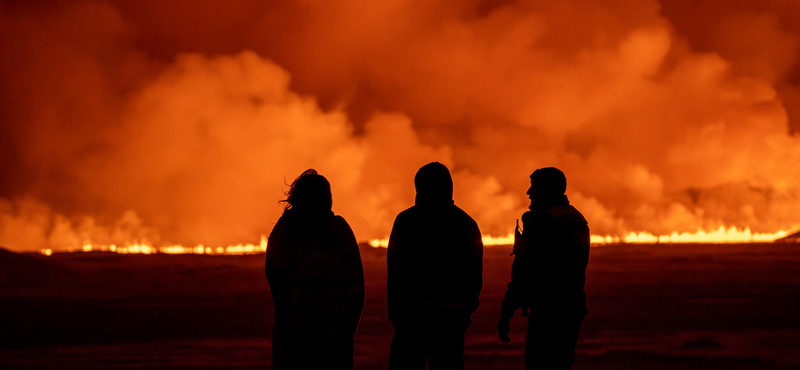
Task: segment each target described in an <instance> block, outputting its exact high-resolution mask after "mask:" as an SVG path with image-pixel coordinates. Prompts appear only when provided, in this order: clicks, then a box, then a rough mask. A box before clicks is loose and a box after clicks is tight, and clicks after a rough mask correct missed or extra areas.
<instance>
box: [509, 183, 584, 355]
mask: <svg viewBox="0 0 800 370" xmlns="http://www.w3.org/2000/svg"><path fill="white" fill-rule="evenodd" d="M566 190H567V179H566V177H565V176H564V173H563V172H561V171H560V170H558V169H557V168H554V167H547V168H540V169H538V170H536V171H534V172H533V174H532V175H531V187H530V189H528V195H529V197H530V199H531V205H530V211H528V212H525V214H523V215H522V225H523V230H522V233H520V232H519V230H517V232H516V238H515V242H514V254H515V255H516V256H515V257H514V263H513V265H512V267H511V282H510V283H509V284H508V290H507V291H506V294H505V297H504V299H503V303H502V304H501V308H500V311H501V313H500V321H499V323H498V324H497V332H498V334H499V335H500V340H501V341H503V342H506V343H507V342H509V338H508V332H509V322H510V321H511V317H512V316H513V315H514V311H516V310H517V309H518V308H522V315H523V316H528V332H527V335H526V336H525V368H526V369H548V370H549V369H569V368H570V366H571V365H572V364H573V363H574V362H575V344H576V343H577V341H578V334H579V333H580V330H581V324H582V323H583V317H584V316H585V315H586V314H587V313H588V311H587V310H586V293H585V292H584V290H583V285H584V283H585V282H586V265H587V263H588V262H589V238H590V236H589V226H588V225H587V223H586V219H585V218H584V217H583V215H581V213H580V212H578V210H577V209H575V207H573V206H571V205H570V204H569V201H568V200H567V196H566V195H565V193H566ZM528 309H530V314H529V315H528V311H527V310H528Z"/></svg>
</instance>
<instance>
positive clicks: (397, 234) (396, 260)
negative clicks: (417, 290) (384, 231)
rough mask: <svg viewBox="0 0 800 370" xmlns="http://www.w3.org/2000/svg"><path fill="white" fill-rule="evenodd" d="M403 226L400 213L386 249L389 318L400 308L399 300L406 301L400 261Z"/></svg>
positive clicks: (402, 267) (401, 256)
mask: <svg viewBox="0 0 800 370" xmlns="http://www.w3.org/2000/svg"><path fill="white" fill-rule="evenodd" d="M403 228H404V225H403V222H402V213H401V214H400V215H398V216H397V218H395V220H394V224H393V225H392V232H391V234H390V235H389V245H388V247H387V251H386V308H387V310H388V311H389V320H393V319H395V318H396V317H397V313H398V311H400V310H401V308H400V307H399V306H400V303H399V302H404V301H406V300H405V299H404V298H405V295H406V294H405V293H406V289H407V287H406V286H405V285H404V284H403V283H404V281H406V280H405V279H404V278H403V276H401V274H402V273H403V271H404V266H403V262H402V258H403V254H402V249H403V234H404V230H403Z"/></svg>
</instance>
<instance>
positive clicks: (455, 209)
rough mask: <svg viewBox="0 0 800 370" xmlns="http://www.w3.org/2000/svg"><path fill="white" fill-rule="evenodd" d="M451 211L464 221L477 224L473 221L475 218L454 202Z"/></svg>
mask: <svg viewBox="0 0 800 370" xmlns="http://www.w3.org/2000/svg"><path fill="white" fill-rule="evenodd" d="M453 213H454V214H455V215H456V217H459V218H461V219H462V220H463V221H464V222H466V223H469V224H474V225H475V226H477V225H478V223H477V222H475V219H474V218H472V216H470V215H469V213H467V212H466V211H464V210H463V209H461V208H460V207H459V206H457V205H455V204H453Z"/></svg>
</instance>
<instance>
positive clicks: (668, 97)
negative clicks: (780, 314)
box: [0, 0, 800, 254]
mask: <svg viewBox="0 0 800 370" xmlns="http://www.w3.org/2000/svg"><path fill="white" fill-rule="evenodd" d="M280 3H281V5H280V6H275V5H274V4H272V2H259V1H231V2H224V3H223V2H201V3H198V2H196V1H168V2H157V1H156V2H149V1H144V2H142V1H115V0H95V1H76V2H59V3H58V6H46V5H44V3H43V2H37V1H33V2H25V1H10V2H8V1H6V2H0V35H5V36H4V37H0V53H2V55H8V56H13V57H9V58H2V60H0V123H1V124H0V174H2V180H3V181H0V246H3V247H4V248H9V249H11V250H14V251H20V252H24V251H28V252H35V251H45V252H43V253H52V252H60V251H81V250H92V251H95V250H108V251H114V252H120V253H204V254H205V253H211V254H221V253H251V252H253V253H255V252H258V251H263V250H264V248H266V246H265V245H264V243H261V244H243V245H236V243H239V242H240V241H256V240H258V238H259V236H260V235H262V234H263V235H269V232H270V229H271V227H272V225H273V224H274V222H275V220H277V219H278V218H279V217H280V214H281V212H282V208H281V207H280V205H278V204H277V201H278V200H279V199H281V198H282V197H284V196H285V195H284V193H283V191H284V190H285V188H286V186H285V184H286V183H290V182H291V180H292V179H293V178H295V177H296V176H297V175H299V174H300V173H301V172H302V171H304V170H306V169H308V168H314V169H316V170H317V171H319V173H320V174H322V175H324V176H325V177H326V178H327V179H328V180H329V181H330V183H331V187H332V193H333V198H334V207H333V209H334V212H336V213H337V214H339V215H342V216H343V217H345V219H347V221H348V223H349V224H350V226H351V227H352V229H353V231H354V232H355V234H356V235H357V236H358V237H359V238H362V240H371V242H370V244H371V245H373V246H381V245H385V244H386V243H385V241H382V240H381V239H380V238H383V237H385V236H386V235H389V233H390V230H391V226H392V220H393V218H394V217H395V216H396V215H397V214H398V213H399V212H400V211H402V210H403V209H405V208H407V207H408V206H409V205H410V204H413V203H414V186H413V176H414V173H415V172H416V170H417V169H418V168H419V167H420V166H421V165H423V164H425V163H428V162H432V161H439V162H441V163H443V164H445V165H447V166H448V167H449V168H450V169H451V171H452V174H453V180H454V184H455V188H454V199H455V200H456V203H457V204H458V206H459V207H461V208H462V209H464V210H465V211H466V212H467V213H469V214H470V215H471V216H472V217H473V218H474V219H475V221H476V222H477V223H478V224H479V225H480V227H481V231H482V232H484V233H486V234H488V235H493V236H487V237H486V238H485V240H484V242H485V244H486V245H497V244H510V243H511V241H512V240H511V238H510V237H508V236H503V235H507V233H508V231H509V229H510V228H509V224H510V223H509V222H508V221H509V220H513V219H514V218H516V217H519V215H521V214H522V213H523V212H524V211H525V210H526V206H527V202H528V201H527V199H526V197H525V189H527V185H528V184H527V180H528V176H529V175H530V173H531V172H533V170H535V169H537V168H540V167H549V166H553V167H558V168H559V169H561V170H562V171H564V172H565V173H566V175H567V178H568V183H569V184H568V190H567V194H568V196H569V199H570V201H571V202H572V204H574V205H575V206H576V208H578V209H580V210H581V212H582V213H583V214H584V216H585V217H586V218H587V220H588V222H589V226H590V228H591V230H592V231H593V232H594V233H595V234H596V235H595V236H593V237H592V241H593V242H594V243H595V244H603V243H617V242H619V243H656V242H661V243H700V242H702V243H706V242H750V241H768V240H771V239H775V238H778V237H780V236H781V235H785V232H783V231H780V232H775V231H776V230H792V231H793V230H797V227H798V225H800V224H799V223H800V166H798V165H797V164H798V163H800V135H798V134H797V133H798V132H800V83H798V78H797V76H800V22H797V19H798V18H799V17H800V2H797V1H759V0H742V1H735V2H730V1H721V0H715V1H702V2H697V1H687V0H570V1H568V2H567V3H565V4H562V3H560V2H548V1H531V0H508V1H506V0H503V1H446V0H430V1H417V0H396V1H390V2H384V1H371V2H369V1H368V2H365V1H360V0H329V1H310V2H308V1H297V0H286V1H282V2H280ZM165 20H169V21H165ZM120 215H122V216H121V217H120ZM720 225H724V226H725V227H723V228H720ZM734 226H735V227H734ZM497 236H500V237H497ZM86 241H91V243H87V242H86ZM143 241H147V242H143ZM209 245H211V246H214V247H208V246H209ZM188 246H194V247H188ZM217 246H219V247H217ZM225 246H229V247H225ZM48 250H49V251H50V252H46V251H48Z"/></svg>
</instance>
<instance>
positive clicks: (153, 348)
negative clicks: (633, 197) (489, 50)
mask: <svg viewBox="0 0 800 370" xmlns="http://www.w3.org/2000/svg"><path fill="white" fill-rule="evenodd" d="M509 252H510V250H509V248H507V247H494V248H487V249H486V253H485V267H484V268H485V271H484V280H485V283H484V285H485V286H484V290H483V293H482V296H481V307H480V309H479V310H478V312H477V313H476V314H475V315H474V316H473V325H472V327H471V328H470V329H469V331H468V332H467V347H466V357H467V364H466V368H467V369H523V368H524V366H523V352H522V351H523V338H524V325H525V320H524V319H523V318H522V317H520V316H519V315H518V316H515V318H514V320H513V322H512V342H511V343H510V344H502V343H500V342H499V341H498V340H497V339H496V335H495V333H494V330H495V329H494V328H495V324H496V320H497V317H498V312H499V305H500V300H501V298H502V295H503V292H504V289H505V284H506V283H507V282H508V279H509V276H510V266H511V259H512V257H509V256H508V254H509ZM385 256H386V255H385V250H382V249H372V248H369V247H366V248H364V249H362V258H363V260H364V265H365V266H364V267H365V274H366V280H367V303H366V307H365V311H364V314H363V316H362V320H361V324H360V326H359V332H358V335H357V336H356V346H355V348H356V368H357V369H381V368H385V367H386V363H387V358H388V348H389V342H390V340H391V335H392V327H391V324H390V323H389V322H388V320H387V319H386V310H385V303H384V302H385V282H386V276H385V275H386V270H385V264H386V257H385ZM587 275H588V281H587V286H586V290H587V294H588V297H589V310H590V311H591V312H590V314H589V315H588V316H587V317H586V321H585V322H584V327H583V331H582V333H581V339H580V342H579V344H578V352H577V363H576V365H575V366H573V369H622V370H625V369H797V368H800V245H796V244H746V245H745V244H740V245H702V244H701V245H696V244H695V245H663V244H662V245H658V244H657V245H609V246H601V247H596V248H593V249H592V255H591V259H590V263H589V269H588V271H587ZM272 313H273V310H272V303H271V298H270V294H269V287H268V285H267V282H266V279H265V278H264V275H263V255H254V256H203V255H118V254H107V253H75V254H55V255H53V256H50V257H44V256H39V255H20V254H13V253H8V252H4V251H0V368H25V369H30V368H59V369H79V368H80V369H105V368H145V367H148V368H187V369H188V368H201V367H204V368H266V367H267V366H268V364H269V361H270V348H269V347H270V340H269V333H270V330H271V326H272Z"/></svg>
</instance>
